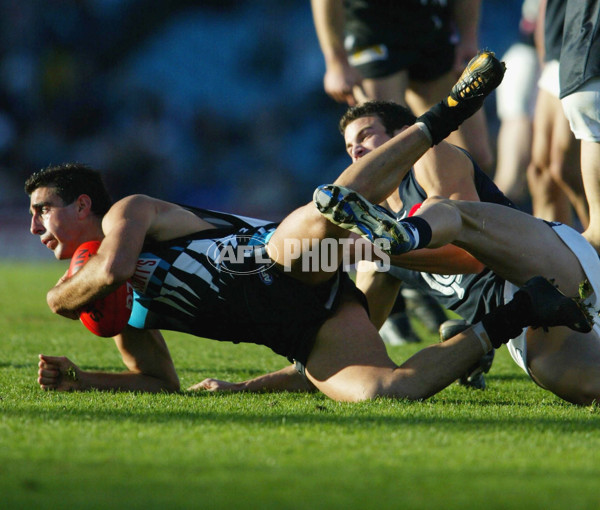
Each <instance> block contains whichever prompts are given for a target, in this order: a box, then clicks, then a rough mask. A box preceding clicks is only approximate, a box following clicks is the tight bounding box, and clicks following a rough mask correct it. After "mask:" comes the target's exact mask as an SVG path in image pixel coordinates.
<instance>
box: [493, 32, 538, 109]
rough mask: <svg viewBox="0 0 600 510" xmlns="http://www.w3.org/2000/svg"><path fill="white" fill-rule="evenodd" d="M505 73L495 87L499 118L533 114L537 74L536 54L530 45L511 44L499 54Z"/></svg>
mask: <svg viewBox="0 0 600 510" xmlns="http://www.w3.org/2000/svg"><path fill="white" fill-rule="evenodd" d="M502 60H503V61H504V62H505V63H506V73H505V74H504V79H503V80H502V83H501V84H500V86H499V87H498V88H497V89H496V109H497V113H498V118H499V119H500V120H505V119H514V118H515V117H521V116H523V115H527V116H529V117H531V116H532V115H533V109H534V107H535V98H536V96H537V83H536V82H537V79H538V76H539V65H538V57H537V54H536V51H535V48H533V46H529V45H527V44H523V43H516V44H513V45H512V46H511V47H510V48H509V49H508V51H507V52H506V53H505V54H504V55H503V56H502Z"/></svg>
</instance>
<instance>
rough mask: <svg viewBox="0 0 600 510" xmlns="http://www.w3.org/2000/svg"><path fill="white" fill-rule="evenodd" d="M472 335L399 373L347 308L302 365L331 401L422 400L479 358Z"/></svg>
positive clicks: (359, 313) (363, 317) (369, 328)
mask: <svg viewBox="0 0 600 510" xmlns="http://www.w3.org/2000/svg"><path fill="white" fill-rule="evenodd" d="M482 352H483V350H482V347H481V343H480V341H479V340H478V338H477V337H476V336H475V334H474V333H472V332H471V330H467V332H465V333H461V334H459V335H457V336H456V337H454V338H453V339H451V340H449V341H448V342H444V343H443V344H435V345H432V346H430V347H427V348H425V349H423V350H422V351H420V352H418V353H417V354H415V355H414V356H413V357H411V358H410V359H409V360H407V361H406V362H405V363H404V364H403V365H401V366H400V367H398V366H397V365H396V364H395V363H394V362H393V361H392V360H391V359H390V358H389V357H388V355H387V352H386V348H385V345H384V343H383V341H382V340H381V338H380V337H379V334H378V333H377V330H376V329H375V326H373V324H372V323H371V322H370V321H369V318H368V317H367V314H366V312H365V310H364V308H362V306H360V305H359V304H358V303H356V302H346V303H344V304H342V306H340V308H339V310H338V311H337V313H336V314H335V315H334V316H333V317H332V318H331V319H330V320H328V321H327V322H326V323H325V324H324V325H323V326H322V327H321V329H320V330H319V332H318V334H317V338H316V341H315V346H314V347H313V350H312V351H311V354H310V356H309V358H308V362H307V363H306V374H307V377H308V378H309V380H310V381H311V382H312V383H313V384H314V385H315V386H316V387H317V389H319V390H320V391H322V392H323V393H324V394H326V395H327V396H329V397H330V398H332V399H334V400H342V401H359V400H366V399H371V398H375V397H377V396H391V397H398V398H408V399H414V400H418V399H424V398H427V397H429V396H431V395H433V394H435V393H437V392H438V391H440V390H442V389H443V388H445V387H446V386H448V385H449V384H450V383H452V382H453V381H455V380H456V379H457V378H458V377H460V375H462V374H464V373H465V372H466V371H467V370H468V369H469V368H470V367H471V365H473V364H474V363H475V362H476V361H478V360H479V358H481V355H482Z"/></svg>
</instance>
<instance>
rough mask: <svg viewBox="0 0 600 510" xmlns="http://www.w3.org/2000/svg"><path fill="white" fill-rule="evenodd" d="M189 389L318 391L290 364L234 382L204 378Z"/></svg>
mask: <svg viewBox="0 0 600 510" xmlns="http://www.w3.org/2000/svg"><path fill="white" fill-rule="evenodd" d="M188 390H189V391H201V390H208V391H248V392H265V391H316V388H315V387H314V386H313V385H312V383H311V382H310V381H309V380H308V379H307V378H306V377H304V376H303V375H301V374H299V373H298V371H297V370H296V368H295V367H294V366H293V365H289V366H287V367H285V368H282V369H281V370H278V371H276V372H271V373H269V374H265V375H261V376H258V377H255V378H254V379H249V380H247V381H242V382H239V383H232V382H227V381H221V380H219V379H204V381H202V382H199V383H198V384H195V385H194V386H190V387H189V388H188Z"/></svg>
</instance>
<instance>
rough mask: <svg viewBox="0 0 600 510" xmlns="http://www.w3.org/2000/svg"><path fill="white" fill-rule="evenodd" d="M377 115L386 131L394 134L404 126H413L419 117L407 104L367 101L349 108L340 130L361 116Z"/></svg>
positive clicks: (342, 119)
mask: <svg viewBox="0 0 600 510" xmlns="http://www.w3.org/2000/svg"><path fill="white" fill-rule="evenodd" d="M371 116H377V117H379V118H380V119H381V123H382V124H383V127H384V128H385V132H386V133H387V134H388V135H390V136H394V131H396V130H397V129H401V128H403V127H404V126H412V125H413V124H414V123H415V121H416V120H417V117H415V115H414V114H413V113H412V112H411V111H410V110H409V109H408V108H406V106H402V105H399V104H398V103H392V102H391V101H367V102H366V103H363V104H360V105H358V106H353V107H351V108H349V109H348V110H347V111H346V113H344V115H343V116H342V118H341V119H340V123H339V128H340V132H341V133H342V134H344V131H345V130H346V128H347V127H348V124H350V123H351V122H354V121H355V120H356V119H360V118H361V117H371Z"/></svg>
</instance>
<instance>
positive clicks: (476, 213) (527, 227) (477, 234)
mask: <svg viewBox="0 0 600 510" xmlns="http://www.w3.org/2000/svg"><path fill="white" fill-rule="evenodd" d="M416 216H420V217H422V218H423V219H425V220H426V221H427V222H428V223H429V225H430V226H431V228H432V232H433V237H432V241H431V243H430V244H429V247H430V248H435V247H437V246H441V245H443V244H447V243H453V244H455V245H457V246H460V247H461V248H464V249H465V250H467V251H468V252H470V253H471V254H472V255H473V256H474V257H476V258H477V259H479V260H480V261H481V262H483V263H484V264H485V265H486V266H488V267H489V268H490V269H492V271H494V272H495V273H496V274H498V275H499V276H501V277H502V278H504V279H506V280H508V281H510V282H512V283H514V284H515V285H517V286H522V285H523V284H524V283H525V282H526V281H527V280H529V279H530V278H532V277H533V276H537V275H540V276H544V277H546V278H548V279H554V280H555V282H556V284H557V285H558V286H559V288H560V289H561V290H562V292H563V293H565V294H566V295H568V296H571V297H575V296H577V295H578V287H579V283H580V282H582V281H583V280H584V279H585V274H584V272H583V269H582V268H581V265H580V263H579V261H578V259H577V257H576V256H575V255H574V254H573V252H572V251H571V250H569V248H567V246H566V245H565V244H564V243H563V242H562V240H561V239H560V238H559V237H558V235H557V234H556V233H555V232H554V231H553V230H552V228H551V227H549V226H548V225H546V224H545V223H544V222H543V221H542V220H540V219H538V218H534V217H533V216H530V215H528V214H525V213H523V212H520V211H517V210H515V209H511V208H508V207H505V206H501V205H497V204H490V203H484V202H462V201H451V200H447V199H439V198H429V199H427V200H426V201H425V202H424V203H423V206H422V207H421V208H420V209H419V211H418V212H417V214H416Z"/></svg>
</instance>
